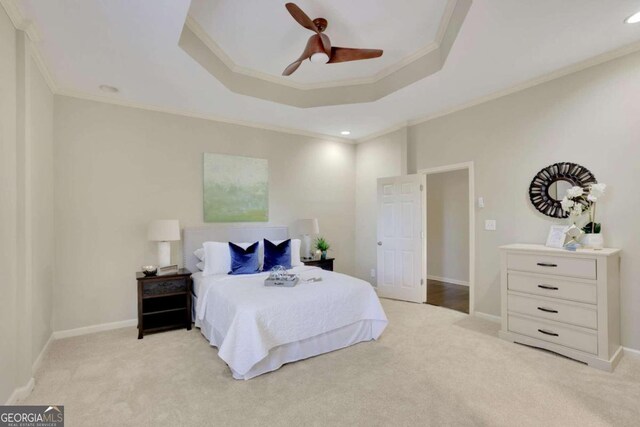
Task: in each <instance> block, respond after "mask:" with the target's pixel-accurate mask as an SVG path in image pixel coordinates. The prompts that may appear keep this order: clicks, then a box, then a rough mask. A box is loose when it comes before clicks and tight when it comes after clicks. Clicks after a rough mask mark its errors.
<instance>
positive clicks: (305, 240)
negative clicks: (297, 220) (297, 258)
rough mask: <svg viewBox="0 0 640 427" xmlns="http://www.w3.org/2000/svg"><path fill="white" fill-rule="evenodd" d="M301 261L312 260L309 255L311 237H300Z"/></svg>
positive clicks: (311, 256)
mask: <svg viewBox="0 0 640 427" xmlns="http://www.w3.org/2000/svg"><path fill="white" fill-rule="evenodd" d="M301 257H302V259H304V260H310V259H313V255H312V254H311V236H309V235H308V234H303V235H302V256H301Z"/></svg>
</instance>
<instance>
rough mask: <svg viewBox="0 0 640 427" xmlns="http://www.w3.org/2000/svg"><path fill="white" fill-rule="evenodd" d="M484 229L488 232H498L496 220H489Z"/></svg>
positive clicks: (485, 222) (486, 221)
mask: <svg viewBox="0 0 640 427" xmlns="http://www.w3.org/2000/svg"><path fill="white" fill-rule="evenodd" d="M484 229H485V230H487V231H496V220H495V219H487V220H485V221H484Z"/></svg>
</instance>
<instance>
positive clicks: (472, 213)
mask: <svg viewBox="0 0 640 427" xmlns="http://www.w3.org/2000/svg"><path fill="white" fill-rule="evenodd" d="M459 170H466V171H467V172H468V178H469V315H470V316H473V315H474V313H475V288H476V251H475V247H476V205H475V200H476V196H475V194H476V190H475V178H474V165H473V161H470V162H463V163H455V164H451V165H444V166H437V167H432V168H426V169H420V170H418V173H419V174H424V175H425V176H427V185H428V182H429V177H428V175H433V174H436V173H443V172H453V171H459ZM426 190H427V189H426V188H425V197H424V199H425V203H426ZM428 220H429V219H428V218H427V212H426V209H425V212H424V220H423V222H424V224H425V227H426V226H427V225H426V224H427V221H428ZM425 236H426V238H425V254H426V256H424V257H423V258H422V262H423V264H424V265H423V267H422V268H423V271H427V256H429V254H428V253H427V250H426V246H427V244H426V239H427V238H429V236H427V232H426V228H425ZM427 274H428V271H427ZM425 285H426V278H425ZM425 289H426V286H425Z"/></svg>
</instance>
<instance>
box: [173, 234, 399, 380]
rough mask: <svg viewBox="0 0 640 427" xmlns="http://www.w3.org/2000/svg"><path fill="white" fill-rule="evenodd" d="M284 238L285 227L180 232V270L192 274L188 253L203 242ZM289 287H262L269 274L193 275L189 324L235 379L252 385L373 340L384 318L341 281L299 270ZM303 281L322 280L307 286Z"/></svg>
mask: <svg viewBox="0 0 640 427" xmlns="http://www.w3.org/2000/svg"><path fill="white" fill-rule="evenodd" d="M263 238H266V239H270V240H282V239H287V238H288V230H287V228H286V227H247V228H245V227H243V228H215V227H200V228H187V229H185V230H184V265H185V266H186V268H188V269H189V270H191V271H198V269H197V268H196V266H195V264H196V263H197V262H198V260H197V258H196V257H195V256H194V255H193V252H194V251H195V250H196V249H198V248H199V247H201V246H202V243H203V242H205V241H235V242H248V241H257V240H260V239H263ZM292 270H293V271H294V272H295V273H297V274H299V276H300V278H301V281H300V283H299V284H298V285H297V286H295V287H293V288H273V287H265V286H264V284H263V283H264V279H265V277H266V276H267V274H268V273H258V274H249V275H241V276H231V275H214V276H206V277H203V275H202V273H201V272H198V273H194V274H193V276H192V277H193V284H194V285H193V307H194V322H195V325H196V327H197V328H200V331H201V333H202V334H203V335H204V337H205V338H206V339H207V340H208V342H209V343H210V344H211V345H212V346H215V347H217V348H218V356H219V357H220V358H221V359H222V360H224V361H225V362H226V363H227V365H229V368H230V369H231V373H232V375H233V378H235V379H244V380H247V379H251V378H254V377H256V376H258V375H261V374H264V373H267V372H270V371H274V370H276V369H278V368H280V367H281V366H282V365H284V364H286V363H291V362H295V361H298V360H302V359H306V358H309V357H313V356H317V355H319V354H322V353H327V352H330V351H334V350H338V349H341V348H345V347H348V346H350V345H353V344H356V343H359V342H363V341H370V340H373V339H378V338H379V337H380V335H381V334H382V332H383V331H384V329H385V328H386V325H387V317H386V315H385V313H384V310H383V309H382V306H381V304H380V301H379V300H378V297H377V295H376V294H375V292H374V291H373V288H372V287H371V285H370V284H369V283H367V282H365V281H363V280H360V279H356V278H354V277H351V276H347V275H345V274H340V273H336V272H331V271H325V270H321V269H319V268H316V267H309V266H298V267H294V268H293V269H292ZM309 279H320V280H319V281H309Z"/></svg>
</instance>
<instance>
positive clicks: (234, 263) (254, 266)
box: [229, 242, 260, 274]
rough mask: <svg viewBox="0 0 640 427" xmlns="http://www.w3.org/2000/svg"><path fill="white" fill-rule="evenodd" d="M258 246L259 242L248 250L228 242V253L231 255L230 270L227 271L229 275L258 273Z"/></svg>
mask: <svg viewBox="0 0 640 427" xmlns="http://www.w3.org/2000/svg"><path fill="white" fill-rule="evenodd" d="M259 246H260V244H259V242H255V243H254V244H252V245H251V246H249V247H248V248H246V249H244V248H243V247H242V246H238V245H236V244H235V243H231V242H229V253H230V254H231V270H230V271H229V274H254V273H259V272H260V262H259V258H258V253H259V252H258V247H259Z"/></svg>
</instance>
